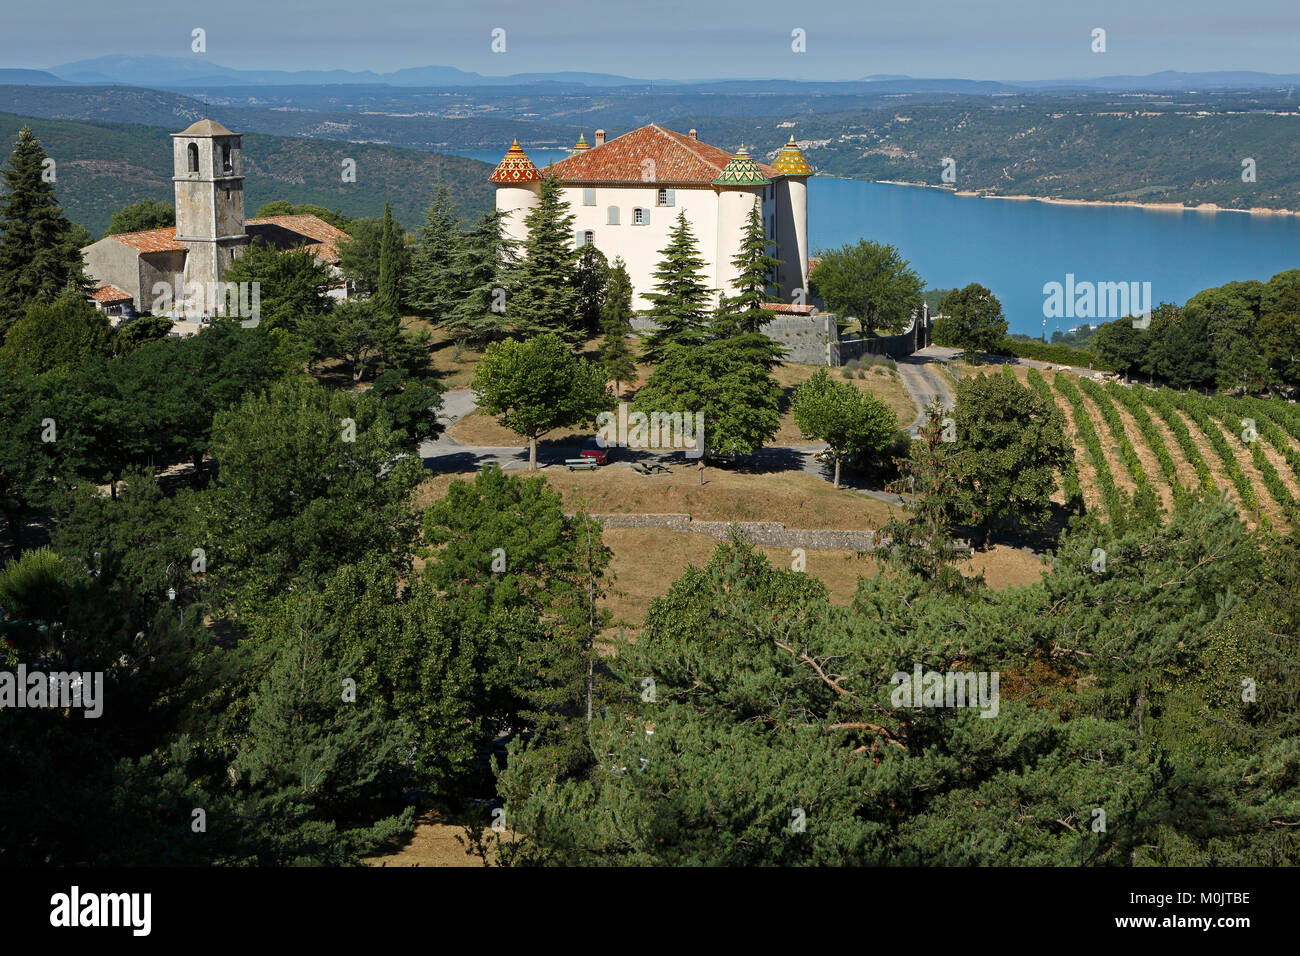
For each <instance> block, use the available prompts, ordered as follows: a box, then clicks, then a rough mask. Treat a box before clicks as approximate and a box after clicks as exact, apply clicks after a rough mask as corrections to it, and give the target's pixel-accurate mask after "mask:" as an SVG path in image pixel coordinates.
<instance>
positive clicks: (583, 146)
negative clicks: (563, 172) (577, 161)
mask: <svg viewBox="0 0 1300 956" xmlns="http://www.w3.org/2000/svg"><path fill="white" fill-rule="evenodd" d="M589 149H591V146H589V145H588V143H587V137H586V136H584V135H583V134H582V133H579V134H578V141H577V142H576V143H574V144H573V151H572V152H570V153H569V158H570V159H572V158H573V157H574V156H580V155H581V154H582V153H585V152H586V151H587V150H589Z"/></svg>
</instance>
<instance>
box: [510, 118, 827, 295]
mask: <svg viewBox="0 0 1300 956" xmlns="http://www.w3.org/2000/svg"><path fill="white" fill-rule="evenodd" d="M811 175H813V170H812V167H810V166H809V165H808V162H807V160H805V159H804V156H803V153H802V152H801V151H800V149H799V147H798V146H797V145H796V144H795V141H794V137H793V136H792V137H791V138H790V141H789V142H788V143H786V145H785V146H784V147H783V148H782V149H781V151H780V152H779V153H778V154H777V155H776V158H775V160H774V161H773V163H772V165H767V164H766V163H760V162H758V161H757V160H755V159H754V158H753V157H751V156H750V155H749V153H748V151H746V149H745V148H744V146H741V147H740V149H739V150H738V151H737V152H736V153H734V154H732V153H728V152H727V151H726V150H723V149H719V148H718V147H716V146H710V145H708V144H707V143H703V142H701V141H700V140H699V138H698V136H697V135H696V132H695V130H691V131H690V132H689V133H687V134H682V133H677V132H674V131H673V130H670V129H665V128H664V127H662V126H657V125H655V124H651V125H649V126H642V127H641V128H640V129H635V130H632V131H631V132H630V133H625V134H623V135H622V136H619V137H616V138H615V139H611V140H609V141H608V142H606V140H605V131H604V130H603V129H598V130H596V135H595V142H594V144H588V143H587V141H586V138H585V135H584V136H582V137H579V139H578V143H577V145H575V146H574V148H573V152H572V153H571V154H570V155H569V157H568V158H567V159H564V160H561V161H560V162H557V163H553V164H551V165H550V166H547V167H546V168H545V169H543V170H538V168H537V167H536V166H535V165H533V163H532V161H531V160H530V159H529V158H528V156H527V154H526V153H525V152H524V151H523V149H521V148H520V146H519V143H518V141H516V142H515V143H514V144H513V145H512V146H511V147H510V150H509V151H508V152H507V153H506V155H505V157H504V158H503V159H502V160H501V162H500V163H499V164H498V165H497V167H496V170H495V171H494V172H493V174H492V176H491V180H490V181H491V182H492V183H494V184H495V185H496V204H497V209H499V210H502V211H504V212H505V213H507V215H506V219H505V230H506V234H507V235H508V236H509V237H510V238H511V239H514V240H516V241H521V240H522V239H523V238H524V237H525V236H526V235H527V227H526V226H525V225H524V217H525V216H527V215H528V213H529V211H530V210H531V209H533V208H534V207H535V206H536V204H537V200H538V196H539V192H540V189H541V183H542V179H543V177H545V176H555V177H556V178H557V179H558V180H559V182H560V184H561V187H562V188H561V193H562V195H563V198H564V199H565V201H566V202H568V204H569V210H570V212H572V213H573V214H574V216H575V222H574V243H575V244H576V245H577V246H579V247H581V246H584V245H594V246H595V247H596V248H597V249H599V250H600V251H601V252H602V253H604V254H605V257H606V258H607V259H608V260H609V261H610V262H611V263H612V262H613V261H614V259H615V257H619V256H621V257H622V259H623V261H624V263H625V264H626V265H627V271H628V275H629V277H630V278H631V280H632V290H633V301H632V305H633V308H636V309H647V308H649V307H650V301H649V300H648V299H647V298H646V297H645V295H646V293H647V292H653V291H654V270H655V269H656V268H657V267H658V265H659V261H660V253H661V251H662V250H663V249H664V247H665V246H667V244H668V234H669V232H671V230H672V228H673V226H674V225H675V224H676V221H677V216H678V214H679V213H685V214H686V219H687V221H688V222H690V225H691V232H692V233H693V234H694V236H695V240H696V243H697V246H698V248H699V251H700V255H701V257H702V258H703V259H704V263H705V264H704V274H705V277H706V281H707V282H708V283H709V286H710V288H711V289H712V290H713V291H714V293H715V295H731V294H733V293H734V291H735V290H734V289H733V287H732V285H731V283H732V282H733V280H734V279H735V275H736V269H735V266H734V265H733V264H732V259H733V257H735V255H736V254H737V252H738V251H739V248H740V243H741V239H742V237H743V236H744V231H745V226H746V223H747V222H748V219H749V214H750V211H751V210H752V209H754V208H757V209H758V210H759V213H760V214H761V216H762V219H763V228H764V230H765V231H766V234H767V238H768V240H769V241H770V242H771V244H772V245H773V246H774V247H775V249H774V252H773V254H774V255H775V256H776V258H778V259H780V260H781V261H782V264H781V268H780V270H779V275H778V276H777V277H776V279H777V283H778V285H779V297H780V298H781V299H782V300H783V301H785V302H791V301H792V300H794V301H798V302H801V303H802V302H803V301H805V300H804V299H802V298H798V296H799V292H798V291H796V290H804V292H805V294H806V290H807V288H808V177H809V176H811ZM773 291H776V290H773Z"/></svg>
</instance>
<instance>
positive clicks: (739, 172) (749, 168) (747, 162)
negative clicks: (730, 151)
mask: <svg viewBox="0 0 1300 956" xmlns="http://www.w3.org/2000/svg"><path fill="white" fill-rule="evenodd" d="M771 183H772V180H770V179H768V178H767V177H766V176H764V175H763V170H761V169H759V168H758V163H756V162H754V160H753V159H751V158H750V156H749V150H747V149H745V147H744V146H741V147H740V149H739V151H737V153H736V155H734V156H732V157H731V162H729V163H727V165H726V166H723V167H722V172H720V173H718V178H717V179H715V180H714V181H713V185H715V186H770V185H771Z"/></svg>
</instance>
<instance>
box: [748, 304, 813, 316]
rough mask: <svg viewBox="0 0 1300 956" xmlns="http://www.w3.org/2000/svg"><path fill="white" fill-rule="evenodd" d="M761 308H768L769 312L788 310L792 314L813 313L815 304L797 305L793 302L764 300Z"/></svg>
mask: <svg viewBox="0 0 1300 956" xmlns="http://www.w3.org/2000/svg"><path fill="white" fill-rule="evenodd" d="M759 308H762V309H767V311H769V312H788V313H790V314H792V315H811V314H812V312H813V308H814V307H813V306H811V305H796V304H795V303H793V302H763V303H761V304H760V306H759Z"/></svg>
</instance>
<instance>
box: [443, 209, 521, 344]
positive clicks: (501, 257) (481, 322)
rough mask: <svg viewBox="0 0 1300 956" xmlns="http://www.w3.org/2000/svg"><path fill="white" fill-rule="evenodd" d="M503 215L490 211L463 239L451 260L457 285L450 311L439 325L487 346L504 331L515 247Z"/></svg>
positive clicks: (506, 327)
mask: <svg viewBox="0 0 1300 956" xmlns="http://www.w3.org/2000/svg"><path fill="white" fill-rule="evenodd" d="M504 221H505V214H504V213H502V212H501V211H500V210H499V209H492V210H489V211H487V212H485V213H483V215H482V216H480V217H479V220H478V222H477V223H475V224H474V227H473V228H472V229H470V231H469V232H467V233H465V234H464V236H463V237H462V239H461V241H460V244H459V245H458V247H457V249H456V255H455V257H454V258H453V259H452V267H451V271H452V274H453V275H454V276H455V277H456V281H457V283H458V286H457V291H456V295H455V302H454V304H453V306H452V308H451V311H450V312H449V313H448V314H447V315H446V316H444V317H443V318H442V325H443V326H444V327H445V328H448V329H450V330H451V331H452V333H453V334H455V335H456V336H458V337H459V338H462V339H464V340H467V341H469V342H474V343H482V342H490V341H491V340H493V339H495V338H499V337H500V336H501V335H503V334H504V333H505V332H506V331H507V330H508V326H507V322H508V318H509V316H508V308H509V306H510V305H511V304H512V303H511V302H510V301H509V295H510V289H511V285H512V282H513V279H514V271H515V269H516V264H515V244H514V242H513V241H512V240H510V239H509V238H507V237H506V235H505V231H504Z"/></svg>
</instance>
